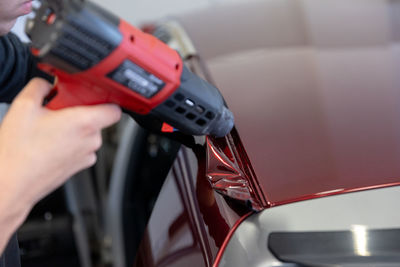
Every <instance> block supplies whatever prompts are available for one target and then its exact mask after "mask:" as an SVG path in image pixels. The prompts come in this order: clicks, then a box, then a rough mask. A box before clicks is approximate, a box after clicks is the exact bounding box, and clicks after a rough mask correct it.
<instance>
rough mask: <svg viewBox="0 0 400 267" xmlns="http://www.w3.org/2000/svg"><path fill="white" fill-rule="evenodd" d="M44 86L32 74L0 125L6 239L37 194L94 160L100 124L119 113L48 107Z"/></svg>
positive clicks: (0, 210) (1, 219) (0, 221)
mask: <svg viewBox="0 0 400 267" xmlns="http://www.w3.org/2000/svg"><path fill="white" fill-rule="evenodd" d="M50 88H51V85H50V84H49V83H47V82H46V81H44V80H42V79H33V80H32V81H31V82H30V83H29V84H28V85H27V86H26V87H25V89H24V90H23V91H22V92H21V93H20V94H19V95H18V96H17V98H16V99H15V100H14V102H13V104H12V105H11V107H10V110H9V112H8V113H7V115H6V116H5V118H4V120H3V122H2V124H1V125H0V229H2V231H3V233H4V228H3V227H6V226H4V223H8V224H10V225H12V229H10V231H11V232H9V233H8V236H7V239H8V237H9V236H10V235H11V234H12V232H13V231H15V230H16V228H17V227H18V226H19V225H20V224H21V223H22V222H23V220H24V219H25V217H26V215H27V213H28V212H29V210H30V209H31V208H32V206H33V205H34V204H35V203H36V202H37V201H38V200H40V199H41V198H43V197H44V196H45V195H47V194H48V193H50V192H51V191H53V190H54V189H55V188H57V187H59V186H60V185H61V184H63V183H64V182H65V181H66V180H67V179H68V178H69V177H70V176H72V175H73V174H75V173H76V172H78V171H80V170H82V169H85V168H87V167H89V166H92V165H93V164H94V163H95V162H96V154H95V152H96V150H98V149H99V148H100V146H101V142H102V141H101V130H102V129H103V128H105V127H108V126H110V125H112V124H114V123H115V122H117V121H118V120H119V119H120V117H121V110H120V109H119V108H118V107H117V106H115V105H111V104H104V105H96V106H79V107H72V108H65V109H61V110H57V111H53V110H49V109H47V108H45V107H43V106H42V102H43V98H44V97H45V96H46V95H47V94H48V93H49V91H50ZM7 229H8V228H7ZM1 235H2V234H1ZM3 237H4V236H3ZM3 237H1V236H0V252H1V251H2V248H3V246H2V245H4V244H1V243H3V241H2V239H3Z"/></svg>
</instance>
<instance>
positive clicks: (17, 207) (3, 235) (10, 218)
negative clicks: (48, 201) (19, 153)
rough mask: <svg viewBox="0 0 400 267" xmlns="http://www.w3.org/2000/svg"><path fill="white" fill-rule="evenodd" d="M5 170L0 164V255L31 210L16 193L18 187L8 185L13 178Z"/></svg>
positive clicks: (21, 196)
mask: <svg viewBox="0 0 400 267" xmlns="http://www.w3.org/2000/svg"><path fill="white" fill-rule="evenodd" d="M7 169H10V168H7ZM7 169H5V168H4V167H3V166H1V164H0V175H1V176H0V229H1V230H0V254H2V253H3V251H4V249H5V247H6V246H7V243H8V241H9V239H10V237H11V236H12V234H13V233H14V232H15V231H16V230H17V228H18V227H19V226H20V225H21V224H22V223H23V221H24V220H25V218H26V216H27V215H28V213H29V210H30V208H31V205H27V204H26V203H25V202H26V201H25V200H24V196H23V195H21V194H20V193H19V192H18V191H19V189H18V188H17V187H18V185H16V184H13V183H10V181H13V180H14V179H15V178H13V177H11V176H9V175H8V170H7Z"/></svg>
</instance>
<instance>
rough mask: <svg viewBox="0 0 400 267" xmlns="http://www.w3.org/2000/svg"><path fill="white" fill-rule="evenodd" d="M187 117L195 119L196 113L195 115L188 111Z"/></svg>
mask: <svg viewBox="0 0 400 267" xmlns="http://www.w3.org/2000/svg"><path fill="white" fill-rule="evenodd" d="M186 118H188V119H189V120H194V119H195V118H196V115H194V114H193V113H188V114H186Z"/></svg>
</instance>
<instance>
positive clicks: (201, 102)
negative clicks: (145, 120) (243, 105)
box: [151, 66, 234, 137]
mask: <svg viewBox="0 0 400 267" xmlns="http://www.w3.org/2000/svg"><path fill="white" fill-rule="evenodd" d="M151 114H152V115H155V116H156V117H158V118H160V119H162V120H164V121H165V122H166V123H168V124H171V125H174V127H175V128H178V129H179V130H180V131H181V132H183V133H186V134H190V135H213V136H216V137H222V136H225V135H227V134H228V133H229V132H230V131H231V130H232V128H233V125H234V119H233V114H232V112H231V111H230V110H229V109H228V108H227V107H226V106H225V103H224V99H223V98H222V96H221V94H220V92H219V91H218V89H217V88H216V87H215V86H213V85H211V84H210V83H208V82H206V81H204V80H203V79H201V78H200V77H198V76H197V75H195V74H193V73H192V72H191V71H190V70H189V69H187V68H186V67H185V66H184V67H183V71H182V76H181V85H180V87H179V88H178V89H177V90H176V91H175V92H174V94H173V95H172V96H171V97H170V98H168V99H167V100H166V101H165V102H164V103H162V104H161V105H159V106H158V107H156V108H155V109H154V110H153V111H152V112H151Z"/></svg>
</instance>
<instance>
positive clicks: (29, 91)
mask: <svg viewBox="0 0 400 267" xmlns="http://www.w3.org/2000/svg"><path fill="white" fill-rule="evenodd" d="M51 88H52V85H51V84H50V83H49V82H47V81H46V80H44V79H41V78H33V79H32V80H30V82H29V83H28V84H27V85H26V86H25V88H24V89H23V90H22V91H21V92H20V93H19V94H18V96H17V98H16V99H21V98H29V99H31V100H33V102H35V103H40V104H41V103H42V102H43V99H44V98H45V97H46V95H48V94H49V92H50V90H51Z"/></svg>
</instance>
